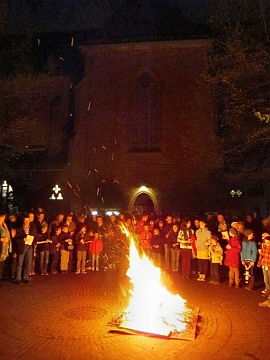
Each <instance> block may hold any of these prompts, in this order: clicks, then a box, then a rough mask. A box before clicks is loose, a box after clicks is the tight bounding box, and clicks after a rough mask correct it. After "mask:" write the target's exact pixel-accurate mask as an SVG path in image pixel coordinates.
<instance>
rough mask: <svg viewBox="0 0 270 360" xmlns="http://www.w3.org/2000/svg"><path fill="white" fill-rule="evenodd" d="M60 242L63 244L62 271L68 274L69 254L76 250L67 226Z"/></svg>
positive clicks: (63, 230)
mask: <svg viewBox="0 0 270 360" xmlns="http://www.w3.org/2000/svg"><path fill="white" fill-rule="evenodd" d="M59 242H60V243H61V259H60V270H61V272H62V274H65V273H67V272H68V263H69V253H70V251H73V249H74V245H73V240H72V238H71V235H70V233H69V231H68V227H67V225H63V226H62V232H61V235H60V237H59Z"/></svg>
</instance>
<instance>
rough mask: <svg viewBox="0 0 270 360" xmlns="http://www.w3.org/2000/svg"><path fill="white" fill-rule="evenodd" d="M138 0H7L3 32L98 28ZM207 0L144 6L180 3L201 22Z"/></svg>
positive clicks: (151, 0)
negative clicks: (120, 10) (124, 7)
mask: <svg viewBox="0 0 270 360" xmlns="http://www.w3.org/2000/svg"><path fill="white" fill-rule="evenodd" d="M139 2H140V0H137V1H134V0H133V1H131V0H113V1H112V0H27V1H25V0H4V1H2V3H5V4H6V6H5V10H4V11H2V17H3V16H4V19H5V29H4V31H5V32H8V33H14V32H22V31H25V30H26V29H31V30H34V31H36V32H47V31H77V30H82V29H98V28H101V27H103V26H104V24H106V22H108V21H109V19H110V18H111V17H112V16H113V15H114V14H115V13H116V12H117V11H119V9H121V8H122V7H123V6H126V5H127V4H128V3H130V4H134V3H135V6H134V8H135V9H136V4H138V3H139ZM206 2H207V0H143V1H142V7H145V9H146V11H147V9H149V8H150V9H151V6H152V7H155V6H156V4H157V3H160V4H163V5H164V4H166V6H170V5H174V6H175V5H178V6H179V9H180V10H181V11H182V13H183V14H184V15H185V16H186V17H188V18H189V19H190V20H191V19H192V21H193V22H202V21H203V20H204V18H205V4H206ZM0 3H1V1H0ZM130 4H129V6H130ZM2 6H3V5H2ZM137 8H138V7H137ZM134 11H136V10H134ZM133 15H134V16H136V14H133ZM0 16H1V14H0ZM0 20H1V18H0ZM2 23H3V22H2Z"/></svg>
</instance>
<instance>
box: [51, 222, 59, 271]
mask: <svg viewBox="0 0 270 360" xmlns="http://www.w3.org/2000/svg"><path fill="white" fill-rule="evenodd" d="M60 234H61V227H60V226H57V227H54V229H53V233H52V235H51V237H50V239H51V243H50V264H51V265H50V267H51V273H52V275H55V274H57V272H58V270H59V259H60V247H61V242H60Z"/></svg>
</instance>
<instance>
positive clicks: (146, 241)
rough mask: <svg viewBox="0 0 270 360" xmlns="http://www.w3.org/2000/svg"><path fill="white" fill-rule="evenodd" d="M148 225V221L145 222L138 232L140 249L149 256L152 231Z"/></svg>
mask: <svg viewBox="0 0 270 360" xmlns="http://www.w3.org/2000/svg"><path fill="white" fill-rule="evenodd" d="M149 228H150V225H149V224H148V223H145V224H144V226H143V231H141V232H140V244H141V248H142V250H143V251H144V252H145V254H146V255H147V256H148V257H150V249H151V245H150V243H151V239H152V236H153V234H152V232H151V231H150V230H149Z"/></svg>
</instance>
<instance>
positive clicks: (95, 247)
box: [89, 238, 103, 255]
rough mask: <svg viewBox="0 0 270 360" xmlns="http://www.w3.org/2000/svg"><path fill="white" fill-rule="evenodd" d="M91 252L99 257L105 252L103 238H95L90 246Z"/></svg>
mask: <svg viewBox="0 0 270 360" xmlns="http://www.w3.org/2000/svg"><path fill="white" fill-rule="evenodd" d="M89 251H90V252H91V254H94V255H99V254H101V253H102V251H103V241H102V239H101V238H97V239H95V238H93V240H92V242H90V244H89Z"/></svg>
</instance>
